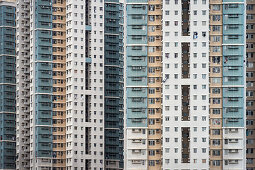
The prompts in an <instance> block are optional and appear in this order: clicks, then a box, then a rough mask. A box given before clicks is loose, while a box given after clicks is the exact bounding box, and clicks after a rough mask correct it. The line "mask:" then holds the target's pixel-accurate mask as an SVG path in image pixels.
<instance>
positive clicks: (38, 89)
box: [35, 86, 52, 93]
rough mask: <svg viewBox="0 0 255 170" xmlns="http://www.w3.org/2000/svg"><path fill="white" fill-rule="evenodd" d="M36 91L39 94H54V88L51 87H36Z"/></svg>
mask: <svg viewBox="0 0 255 170" xmlns="http://www.w3.org/2000/svg"><path fill="white" fill-rule="evenodd" d="M35 91H36V92H37V93H52V87H49V86H39V87H36V89H35Z"/></svg>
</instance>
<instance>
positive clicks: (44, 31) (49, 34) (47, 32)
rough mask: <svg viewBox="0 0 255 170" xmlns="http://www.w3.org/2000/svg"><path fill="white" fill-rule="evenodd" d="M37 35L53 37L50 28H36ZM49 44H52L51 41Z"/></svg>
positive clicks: (39, 36) (38, 36)
mask: <svg viewBox="0 0 255 170" xmlns="http://www.w3.org/2000/svg"><path fill="white" fill-rule="evenodd" d="M35 35H36V37H37V38H38V39H39V38H43V39H44V38H46V39H47V38H48V39H51V38H52V32H51V31H49V30H36V31H35ZM49 44H51V41H50V42H49Z"/></svg>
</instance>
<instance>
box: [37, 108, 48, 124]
mask: <svg viewBox="0 0 255 170" xmlns="http://www.w3.org/2000/svg"><path fill="white" fill-rule="evenodd" d="M44 111H50V110H44ZM35 124H36V125H45V126H49V125H52V118H39V116H38V117H36V122H35Z"/></svg>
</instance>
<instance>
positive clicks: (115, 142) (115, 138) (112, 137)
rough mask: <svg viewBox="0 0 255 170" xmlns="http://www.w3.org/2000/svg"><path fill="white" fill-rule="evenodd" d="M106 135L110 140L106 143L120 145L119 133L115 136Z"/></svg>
mask: <svg viewBox="0 0 255 170" xmlns="http://www.w3.org/2000/svg"><path fill="white" fill-rule="evenodd" d="M105 135H107V136H108V138H106V139H105V142H107V143H108V144H109V145H119V143H120V142H119V139H118V138H117V137H119V134H118V133H117V135H115V134H114V136H113V135H112V134H109V133H106V134H105Z"/></svg>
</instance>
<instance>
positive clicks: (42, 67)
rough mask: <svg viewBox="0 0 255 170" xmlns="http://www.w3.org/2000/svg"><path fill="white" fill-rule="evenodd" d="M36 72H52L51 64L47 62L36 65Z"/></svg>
mask: <svg viewBox="0 0 255 170" xmlns="http://www.w3.org/2000/svg"><path fill="white" fill-rule="evenodd" d="M36 70H37V71H38V70H52V64H51V63H48V62H45V63H43V62H40V63H36Z"/></svg>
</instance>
